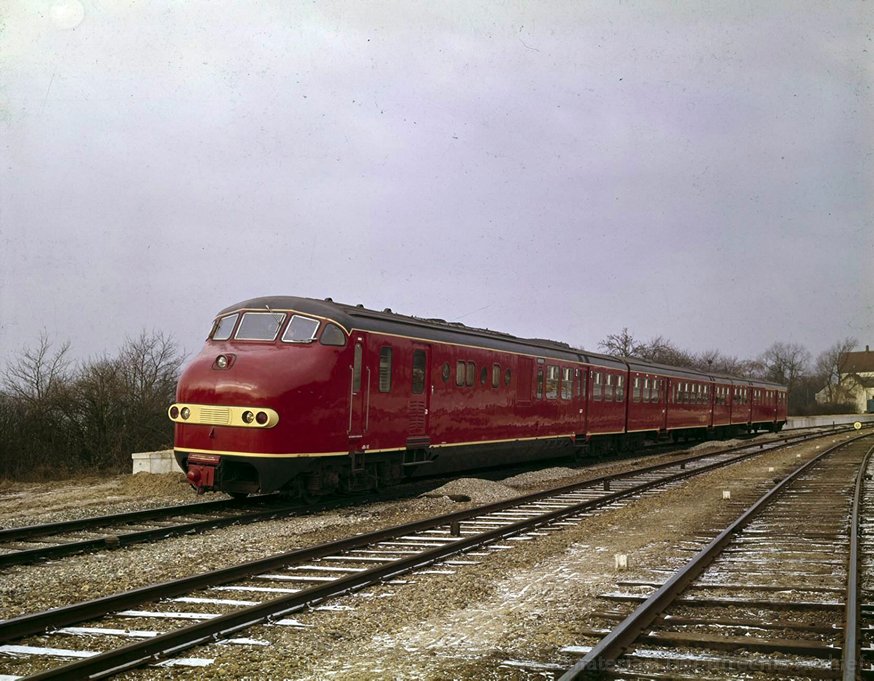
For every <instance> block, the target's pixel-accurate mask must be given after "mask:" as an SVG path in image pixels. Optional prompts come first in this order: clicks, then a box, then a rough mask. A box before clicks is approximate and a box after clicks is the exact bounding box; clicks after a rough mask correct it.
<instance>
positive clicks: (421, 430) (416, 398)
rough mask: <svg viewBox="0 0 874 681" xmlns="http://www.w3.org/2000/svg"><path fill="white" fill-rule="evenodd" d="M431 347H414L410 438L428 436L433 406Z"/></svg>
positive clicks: (416, 345)
mask: <svg viewBox="0 0 874 681" xmlns="http://www.w3.org/2000/svg"><path fill="white" fill-rule="evenodd" d="M430 373H431V347H430V346H428V345H422V344H419V343H416V344H414V345H413V355H412V380H411V381H410V399H409V402H408V409H407V413H408V414H409V419H410V422H409V431H408V437H409V438H411V439H414V438H415V439H421V438H423V437H427V435H428V416H429V413H430V405H431V375H430Z"/></svg>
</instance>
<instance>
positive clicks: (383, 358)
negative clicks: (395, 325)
mask: <svg viewBox="0 0 874 681" xmlns="http://www.w3.org/2000/svg"><path fill="white" fill-rule="evenodd" d="M390 391H391V347H390V346H388V345H386V346H384V347H382V348H380V349H379V392H381V393H387V392H390Z"/></svg>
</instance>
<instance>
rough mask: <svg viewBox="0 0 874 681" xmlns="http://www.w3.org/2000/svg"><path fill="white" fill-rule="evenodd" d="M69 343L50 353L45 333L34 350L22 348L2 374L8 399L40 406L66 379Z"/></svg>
mask: <svg viewBox="0 0 874 681" xmlns="http://www.w3.org/2000/svg"><path fill="white" fill-rule="evenodd" d="M69 349H70V343H69V341H67V342H65V343H62V344H61V346H60V347H59V348H58V349H57V350H54V351H53V350H52V343H51V341H49V339H48V335H47V334H46V332H45V330H43V331H42V333H40V336H39V342H38V343H37V345H36V347H34V348H25V349H24V350H22V351H21V353H20V355H19V356H18V358H17V359H16V360H14V361H13V362H12V363H11V364H10V365H9V366H8V367H7V368H6V370H5V371H4V373H3V387H4V388H5V390H6V392H7V393H8V394H9V395H10V397H12V398H14V399H16V400H21V401H22V402H24V403H26V404H30V405H37V404H42V403H44V402H45V400H47V399H48V398H50V397H51V396H52V395H54V394H55V393H56V392H57V390H58V388H59V387H60V386H61V385H62V384H63V383H65V382H66V381H67V380H69V364H70V363H69V361H68V360H67V352H68V351H69Z"/></svg>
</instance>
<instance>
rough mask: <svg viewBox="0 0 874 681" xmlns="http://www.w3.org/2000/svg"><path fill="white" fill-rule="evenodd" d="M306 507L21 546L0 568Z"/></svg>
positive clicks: (1, 559)
mask: <svg viewBox="0 0 874 681" xmlns="http://www.w3.org/2000/svg"><path fill="white" fill-rule="evenodd" d="M302 510H309V509H308V508H307V507H305V506H302V505H301V504H299V503H296V504H293V505H290V506H280V507H277V508H273V509H265V510H263V511H251V512H249V513H242V514H238V515H229V516H223V517H220V518H206V519H204V520H192V521H189V522H185V523H176V524H174V525H165V526H158V527H154V528H150V529H148V530H134V531H133V532H123V531H122V532H119V533H118V534H107V535H106V536H103V537H97V538H94V539H82V540H78V541H73V542H69V543H66V544H53V545H51V546H41V547H38V548H34V549H24V550H21V551H15V552H14V553H3V554H0V568H3V567H8V566H10V565H21V564H24V563H33V562H35V561H38V560H44V559H50V558H60V557H63V556H70V555H74V554H77V553H85V552H86V551H92V550H95V549H103V548H108V547H111V548H117V547H120V546H127V545H129V544H137V543H142V542H146V541H152V540H155V539H163V538H166V537H173V536H178V535H181V534H188V533H191V532H202V531H204V530H212V529H218V528H220V527H227V526H229V525H245V524H247V523H254V522H258V521H260V520H267V519H270V518H276V517H280V516H283V515H288V514H290V513H295V512H296V511H302Z"/></svg>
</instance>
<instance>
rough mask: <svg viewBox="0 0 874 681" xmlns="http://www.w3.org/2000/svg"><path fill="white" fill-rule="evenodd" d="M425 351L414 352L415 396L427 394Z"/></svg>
mask: <svg viewBox="0 0 874 681" xmlns="http://www.w3.org/2000/svg"><path fill="white" fill-rule="evenodd" d="M425 368H426V367H425V351H424V350H413V394H414V395H421V394H422V393H423V392H425Z"/></svg>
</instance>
